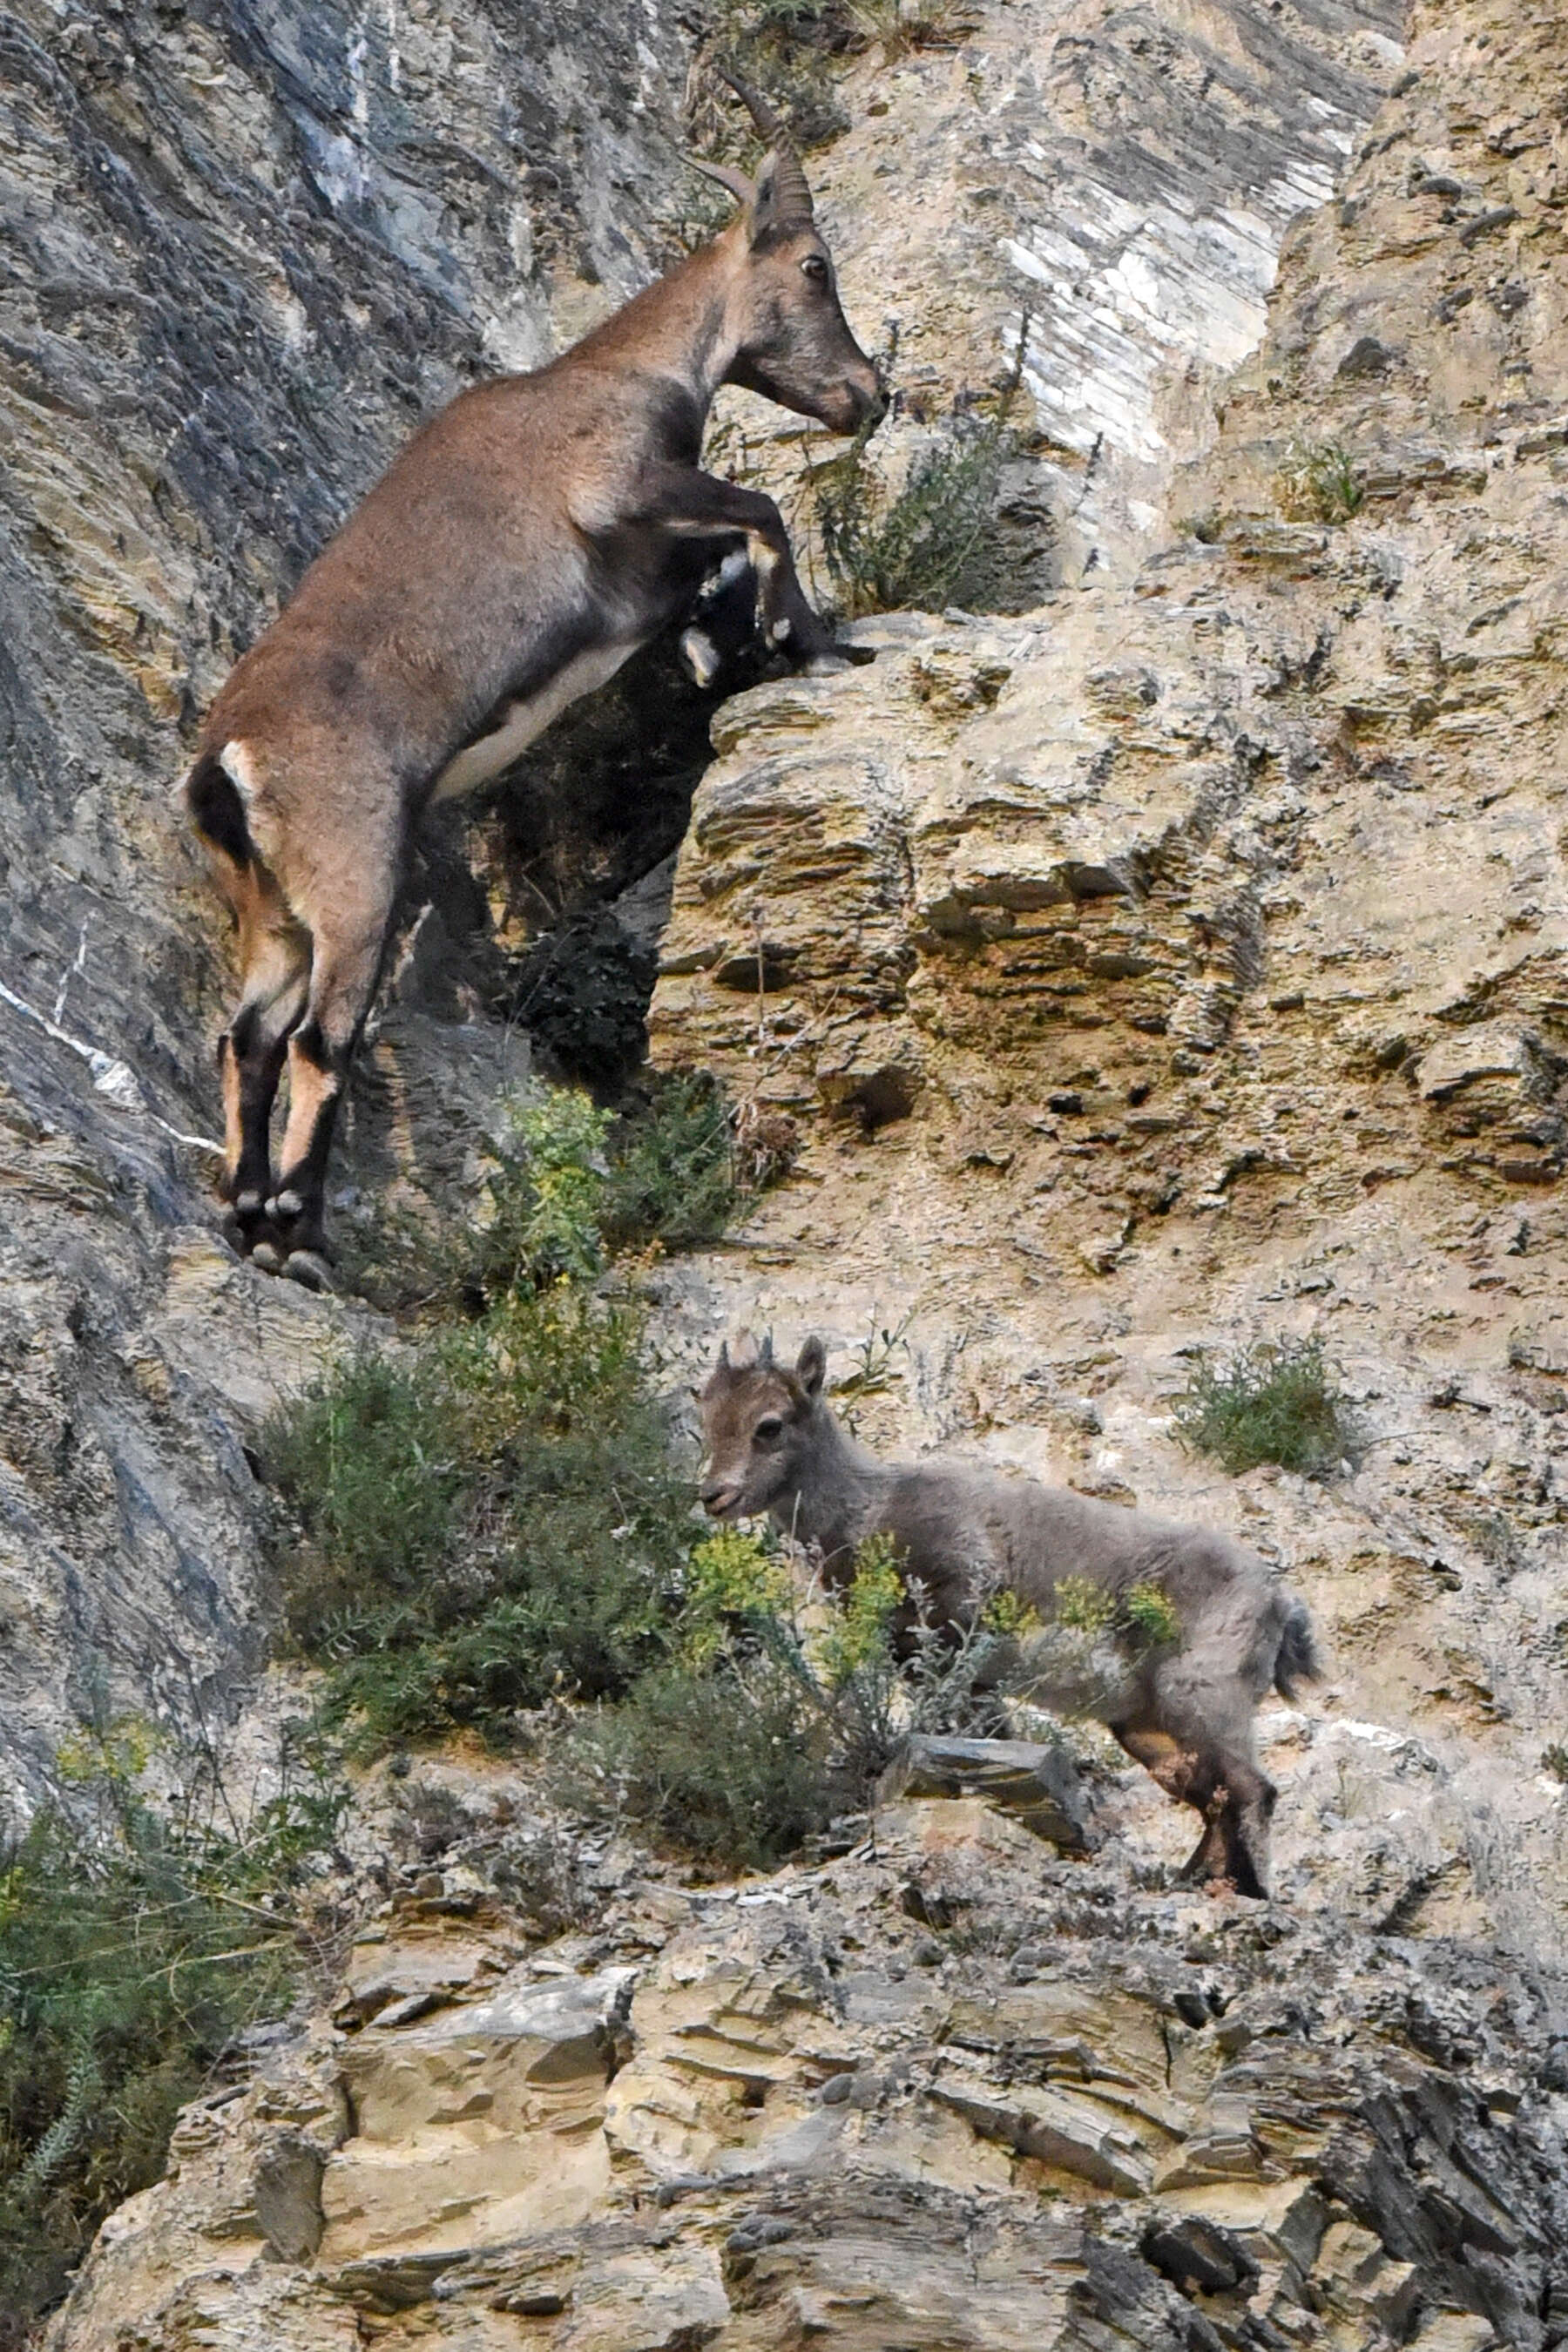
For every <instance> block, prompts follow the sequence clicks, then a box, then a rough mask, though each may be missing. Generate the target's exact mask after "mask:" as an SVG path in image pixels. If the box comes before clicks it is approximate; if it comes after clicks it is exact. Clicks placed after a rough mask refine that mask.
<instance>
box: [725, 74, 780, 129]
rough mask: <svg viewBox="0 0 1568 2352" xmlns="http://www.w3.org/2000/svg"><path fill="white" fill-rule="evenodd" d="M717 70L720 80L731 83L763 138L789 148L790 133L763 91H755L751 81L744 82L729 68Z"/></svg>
mask: <svg viewBox="0 0 1568 2352" xmlns="http://www.w3.org/2000/svg"><path fill="white" fill-rule="evenodd" d="M717 70H718V75H719V79H720V80H721V81H723V82H728V83H729V85H730V88H731V89H732V90H733V91H734V93H735V95H736V97H737V98H738V99H739V100H740V101H741V103H742V106H743V107H744V108H745V110H746V112H747V113H748V114H749V115H750V116H751V118H752V121H753V122H754V123H755V124H756V126H757V129H758V130H759V131H761V133H762V135H763V138H764V139H768V140H772V141H773V142H774V143H775V144H776V145H785V146H787V144H788V143H789V133H788V131H786V130H785V129H784V124H783V123H782V122H781V121H779V119H778V116H777V115H776V114H775V113H774V112H773V108H772V107H771V106H770V105H769V104H768V101H767V100H766V99H765V98H764V97H763V94H762V91H761V90H760V89H752V85H751V83H750V82H749V81H742V79H741V77H740V75H739V74H736V73H731V71H730V68H729V67H728V66H720V67H719V68H717Z"/></svg>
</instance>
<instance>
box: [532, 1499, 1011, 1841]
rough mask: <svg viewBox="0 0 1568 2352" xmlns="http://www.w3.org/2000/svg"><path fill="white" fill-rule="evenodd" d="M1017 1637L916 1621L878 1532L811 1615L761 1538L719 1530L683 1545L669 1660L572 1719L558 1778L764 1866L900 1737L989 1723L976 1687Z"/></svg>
mask: <svg viewBox="0 0 1568 2352" xmlns="http://www.w3.org/2000/svg"><path fill="white" fill-rule="evenodd" d="M1005 1613H1006V1612H1002V1614H1003V1616H1005ZM1015 1633H1016V1623H1015V1622H1012V1621H1011V1620H1009V1621H1008V1622H1006V1623H1005V1624H1004V1623H1003V1622H1002V1617H998V1618H997V1619H996V1621H995V1622H992V1620H991V1619H990V1617H989V1615H988V1616H987V1617H986V1618H985V1619H983V1621H982V1622H980V1623H979V1624H977V1625H976V1626H975V1628H974V1629H973V1632H972V1633H969V1634H968V1635H966V1636H956V1637H955V1636H954V1635H953V1634H952V1633H951V1631H949V1630H948V1629H946V1628H938V1627H935V1626H932V1625H931V1624H930V1623H929V1622H925V1621H924V1620H923V1618H922V1617H921V1613H920V1611H919V1608H918V1605H917V1604H915V1603H912V1602H911V1599H910V1594H909V1592H908V1591H906V1589H905V1585H904V1580H903V1577H902V1575H901V1574H900V1569H899V1566H898V1559H897V1554H896V1551H895V1548H894V1546H893V1544H892V1541H891V1539H890V1538H888V1537H885V1536H874V1537H871V1538H868V1541H867V1542H866V1543H864V1544H863V1545H862V1546H861V1548H860V1550H859V1553H858V1556H857V1561H856V1569H855V1573H854V1575H853V1577H852V1578H851V1579H850V1580H849V1582H848V1584H847V1587H846V1588H845V1590H844V1591H842V1592H841V1593H840V1594H839V1596H838V1598H837V1603H836V1605H835V1606H834V1607H833V1608H832V1609H831V1611H830V1612H828V1613H827V1614H826V1620H825V1622H811V1621H810V1619H809V1618H808V1616H807V1615H805V1614H803V1612H802V1610H801V1607H800V1603H799V1598H798V1595H797V1591H796V1586H795V1579H794V1577H793V1576H792V1575H791V1573H790V1571H789V1570H788V1567H787V1565H786V1563H785V1562H784V1559H782V1558H781V1556H780V1554H779V1552H778V1550H777V1549H776V1547H775V1546H774V1545H773V1543H772V1542H771V1541H770V1539H768V1538H759V1537H756V1536H752V1535H746V1534H742V1533H741V1532H740V1531H738V1530H733V1529H731V1530H726V1531H725V1532H724V1533H723V1534H721V1535H719V1536H716V1537H713V1538H710V1540H709V1541H707V1542H706V1543H703V1544H700V1545H699V1546H698V1547H697V1548H696V1549H695V1550H694V1552H693V1554H692V1557H691V1563H690V1568H689V1572H688V1577H687V1582H686V1591H685V1601H684V1607H683V1609H682V1611H681V1613H680V1617H679V1622H678V1623H677V1624H676V1625H674V1626H673V1627H672V1629H671V1641H672V1647H673V1650H674V1655H673V1657H672V1658H671V1661H670V1662H669V1663H668V1664H666V1665H663V1666H661V1667H659V1668H658V1670H657V1671H656V1672H654V1673H653V1674H651V1675H647V1676H646V1677H645V1678H644V1679H643V1680H642V1681H640V1682H639V1683H637V1685H635V1686H634V1687H633V1689H632V1690H631V1692H630V1693H629V1695H628V1696H627V1697H626V1700H625V1701H624V1702H623V1703H622V1704H621V1705H620V1706H616V1707H613V1708H605V1709H603V1710H602V1711H601V1712H600V1713H599V1714H598V1715H597V1716H595V1717H591V1718H589V1719H588V1720H586V1721H585V1722H584V1724H583V1725H582V1726H581V1727H580V1728H579V1730H578V1732H577V1735H576V1738H575V1739H574V1742H573V1746H572V1751H571V1753H570V1755H569V1758H568V1759H567V1766H566V1769H567V1773H568V1779H569V1784H570V1786H571V1788H572V1790H573V1793H574V1796H575V1798H576V1800H577V1801H579V1802H580V1803H581V1804H583V1805H584V1808H585V1809H586V1810H588V1811H591V1812H595V1813H598V1814H600V1815H602V1816H605V1817H606V1818H612V1819H618V1820H624V1821H626V1822H631V1823H633V1824H634V1825H636V1826H637V1828H639V1829H640V1830H642V1831H643V1832H645V1833H647V1834H648V1835H650V1836H652V1837H653V1838H655V1839H656V1840H658V1842H660V1843H664V1844H667V1845H670V1846H674V1847H676V1848H678V1849H679V1850H681V1851H683V1852H685V1853H689V1854H693V1855H695V1856H696V1857H697V1858H698V1859H699V1860H700V1861H702V1862H705V1863H708V1864H715V1865H726V1866H731V1867H734V1866H742V1867H744V1866H750V1867H757V1868H761V1867H765V1866H767V1865H769V1864H773V1863H776V1862H777V1861H778V1860H779V1859H780V1858H781V1857H782V1856H783V1855H784V1854H785V1853H790V1852H792V1851H793V1850H794V1849H795V1847H796V1846H798V1845H799V1844H800V1843H801V1841H802V1840H803V1838H805V1836H807V1835H808V1834H809V1833H810V1832H812V1831H813V1830H814V1829H819V1828H821V1827H822V1826H823V1825H824V1824H825V1823H826V1822H827V1821H828V1820H829V1819H830V1817H831V1816H832V1815H833V1814H834V1813H835V1812H837V1811H844V1810H854V1809H858V1808H860V1807H863V1806H864V1805H865V1804H866V1803H867V1802H868V1800H869V1799H870V1797H871V1795H872V1793H873V1791H874V1790H875V1788H876V1785H877V1782H878V1780H879V1778H880V1776H881V1774H882V1772H883V1771H884V1770H885V1769H886V1767H887V1766H888V1764H889V1762H890V1761H891V1759H892V1758H893V1757H894V1755H895V1754H896V1753H897V1752H898V1750H899V1748H900V1746H901V1745H902V1743H903V1742H904V1740H905V1739H906V1738H908V1737H909V1736H910V1733H912V1732H916V1731H957V1730H963V1729H973V1727H975V1723H976V1720H977V1717H980V1716H982V1715H984V1716H985V1717H986V1719H988V1715H989V1707H990V1702H989V1699H988V1698H987V1697H985V1696H984V1685H987V1684H988V1682H989V1681H990V1680H991V1679H992V1677H993V1675H994V1671H995V1670H996V1669H997V1667H998V1666H999V1665H1000V1663H1001V1660H1002V1656H1003V1653H1004V1652H1005V1650H1007V1649H1010V1647H1011V1644H1012V1641H1013V1639H1014V1635H1015Z"/></svg>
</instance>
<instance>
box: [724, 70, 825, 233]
mask: <svg viewBox="0 0 1568 2352" xmlns="http://www.w3.org/2000/svg"><path fill="white" fill-rule="evenodd" d="M719 74H720V77H721V79H722V80H724V81H727V82H728V83H729V85H730V88H731V89H732V90H733V91H734V93H735V95H736V97H737V98H738V99H739V100H741V102H742V105H743V106H744V108H745V110H746V111H747V113H748V114H749V115H750V116H751V118H752V121H753V122H754V123H755V124H756V126H757V129H758V130H759V131H761V132H762V135H763V138H764V139H766V140H768V141H769V142H770V143H771V144H772V147H773V213H774V215H775V216H776V218H777V220H778V221H779V222H780V224H781V225H784V224H794V223H796V222H805V221H808V220H810V218H811V217H812V211H811V187H810V184H809V183H808V182H807V179H806V176H805V171H804V170H803V169H802V167H801V161H800V157H799V156H798V155H797V154H796V153H795V142H794V141H793V140H792V139H791V137H790V135H789V132H788V131H786V130H785V129H784V124H783V123H782V122H781V121H779V118H778V116H777V115H776V114H775V113H774V112H773V108H772V107H771V106H770V105H769V104H768V101H767V100H766V99H765V98H764V97H763V94H762V92H761V90H758V89H752V85H751V83H750V82H749V81H742V79H741V77H740V75H739V74H733V73H731V71H730V69H729V68H728V66H721V67H720V68H719Z"/></svg>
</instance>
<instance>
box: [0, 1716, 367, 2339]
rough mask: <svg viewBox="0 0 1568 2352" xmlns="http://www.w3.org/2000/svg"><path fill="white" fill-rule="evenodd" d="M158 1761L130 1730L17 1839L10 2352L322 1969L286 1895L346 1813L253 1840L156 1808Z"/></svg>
mask: <svg viewBox="0 0 1568 2352" xmlns="http://www.w3.org/2000/svg"><path fill="white" fill-rule="evenodd" d="M151 1745H152V1743H151V1742H150V1741H149V1740H147V1739H146V1738H144V1737H142V1735H141V1734H140V1733H139V1732H138V1729H137V1727H135V1726H126V1725H123V1724H121V1725H117V1726H114V1727H110V1729H109V1730H107V1731H106V1732H105V1733H104V1734H103V1735H102V1736H101V1737H100V1738H96V1739H87V1740H83V1741H81V1742H78V1743H74V1745H73V1747H72V1748H70V1749H63V1750H62V1751H61V1757H60V1787H59V1790H58V1794H57V1795H56V1797H55V1798H54V1799H53V1800H51V1801H49V1802H47V1803H46V1804H45V1805H44V1806H43V1807H42V1808H41V1810H40V1811H37V1813H35V1814H34V1816H33V1818H32V1820H31V1821H30V1822H28V1823H27V1824H26V1826H25V1827H15V1826H14V1827H13V1828H12V1829H11V1830H10V1832H8V1833H6V1832H0V2344H4V2345H5V2346H6V2347H10V2346H11V2345H13V2344H14V2345H16V2346H20V2345H21V2344H22V2343H24V2342H25V2341H26V2339H27V2331H28V2327H29V2324H30V2323H31V2322H32V2321H33V2320H35V2319H37V2316H38V2315H40V2314H41V2313H42V2312H44V2311H45V2310H47V2308H48V2307H49V2305H51V2304H53V2303H54V2302H56V2301H58V2297H59V2296H60V2294H62V2293H63V2292H64V2290H65V2288H66V2286H67V2284H68V2278H69V2273H70V2272H71V2271H72V2270H73V2269H74V2267H75V2265H76V2264H77V2263H78V2262H79V2260H80V2259H81V2257H82V2255H83V2254H84V2253H85V2252H86V2251H87V2248H88V2245H89V2242H90V2241H91V2238H92V2234H93V2232H94V2231H95V2230H96V2229H97V2227H98V2225H99V2223H100V2221H102V2220H103V2218H104V2216H105V2214H106V2213H108V2212H109V2211H110V2209H111V2208H112V2207H113V2206H115V2205H117V2204H119V2203H120V2202H121V2200H123V2199H124V2198H126V2197H129V2196H131V2195H132V2194H133V2193H134V2191H136V2190H137V2189H144V2188H146V2187H148V2186H149V2185H150V2183H152V2182H153V2181H154V2180H156V2179H159V2178H160V2176H161V2174H162V2172H163V2161H164V2157H165V2154H166V2151H167V2147H168V2140H169V2133H170V2130H171V2128H172V2126H173V2124H174V2117H175V2116H176V2114H177V2113H178V2111H179V2109H180V2107H181V2106H182V2105H184V2103H185V2102H186V2101H187V2100H189V2099H192V2098H194V2097H195V2096H196V2095H197V2094H198V2093H199V2092H200V2091H201V2090H202V2089H203V2088H204V2086H205V2084H207V2083H208V2082H210V2080H211V2078H212V2074H213V2071H214V2069H215V2068H216V2066H218V2064H219V2063H220V2062H221V2061H222V2060H223V2059H224V2058H225V2054H226V2053H231V2052H232V2049H233V2045H234V2043H235V2041H236V2037H237V2035H239V2034H240V2033H242V2032H244V2031H245V2029H246V2028H247V2027H249V2026H252V2025H254V2024H256V2023H257V2022H258V2021H259V2020H261V2019H263V2018H273V2017H276V2016H278V2015H279V2012H280V2011H282V2010H284V2009H286V2008H287V2007H288V2005H289V2000H291V1998H292V1994H293V1991H294V1988H295V1986H296V1983H297V1982H298V1980H299V1978H300V1971H301V1969H302V1966H303V1965H304V1958H303V1955H302V1951H301V1948H300V1940H299V1937H298V1934H297V1932H296V1929H295V1927H294V1926H293V1925H292V1924H291V1921H290V1918H289V1916H288V1910H287V1907H286V1905H285V1901H284V1897H285V1896H286V1895H288V1891H289V1889H291V1888H294V1887H296V1886H297V1885H299V1884H300V1881H301V1880H302V1879H303V1878H304V1877H305V1876H306V1875H307V1874H309V1872H310V1869H311V1867H312V1865H313V1864H314V1863H315V1861H316V1859H317V1858H318V1857H319V1856H320V1855H321V1853H322V1852H323V1851H324V1850H325V1849H326V1848H327V1847H329V1846H330V1845H331V1842H332V1839H333V1838H334V1837H335V1834H336V1831H337V1825H338V1822H339V1819H340V1818H341V1814H342V1805H343V1797H342V1791H341V1790H336V1789H333V1788H331V1787H329V1786H328V1785H327V1783H326V1782H325V1781H324V1780H318V1781H315V1782H310V1783H307V1784H306V1785H305V1786H304V1787H302V1788H296V1787H291V1786H289V1784H288V1783H287V1782H286V1784H285V1787H284V1790H283V1791H282V1793H281V1794H280V1795H279V1796H278V1797H276V1798H274V1799H273V1800H271V1801H269V1802H268V1804H266V1805H263V1806H260V1807H258V1808H257V1809H256V1810H255V1811H254V1812H253V1813H252V1814H251V1815H250V1816H249V1818H248V1819H247V1821H246V1822H245V1823H244V1824H243V1827H241V1826H240V1825H238V1824H236V1823H235V1822H233V1820H232V1817H231V1818H229V1819H228V1820H226V1822H225V1825H224V1826H223V1827H222V1828H219V1827H217V1826H216V1824H215V1822H213V1821H212V1820H210V1819H209V1820H205V1821H198V1820H196V1819H195V1818H194V1817H193V1815H192V1813H191V1812H190V1811H188V1810H187V1811H186V1813H185V1814H184V1816H183V1817H182V1816H176V1817H171V1816H170V1815H168V1814H167V1813H165V1812H163V1811H158V1810H156V1809H155V1808H154V1807H153V1805H152V1804H150V1803H149V1802H148V1801H145V1800H144V1799H143V1798H142V1796H141V1795H140V1794H139V1793H138V1790H137V1785H136V1784H137V1780H138V1779H139V1778H140V1775H141V1772H142V1768H143V1766H144V1765H145V1763H146V1760H147V1757H148V1754H149V1752H150V1748H151ZM199 1761H200V1759H194V1760H193V1765H192V1768H191V1769H189V1770H187V1771H186V1772H185V1773H184V1774H183V1776H182V1777H183V1778H184V1780H185V1781H186V1783H187V1785H189V1786H191V1787H194V1786H195V1782H196V1780H197V1778H198V1768H199ZM291 1900H292V1898H290V1902H291ZM8 2329H9V2331H10V2332H9V2333H8V2332H7V2330H8Z"/></svg>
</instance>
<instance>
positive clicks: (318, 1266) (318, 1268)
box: [283, 1249, 332, 1291]
mask: <svg viewBox="0 0 1568 2352" xmlns="http://www.w3.org/2000/svg"><path fill="white" fill-rule="evenodd" d="M283 1272H284V1274H285V1275H286V1276H287V1277H288V1279H289V1281H290V1282H298V1283H300V1284H301V1285H302V1286H303V1287H304V1288H305V1289H306V1290H319V1291H330V1290H331V1287H332V1270H331V1266H330V1265H328V1264H327V1261H326V1259H325V1258H324V1257H322V1256H321V1255H320V1254H319V1253H318V1252H317V1251H315V1250H308V1249H293V1250H290V1251H289V1255H288V1256H287V1257H286V1258H285V1259H284V1261H283Z"/></svg>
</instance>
